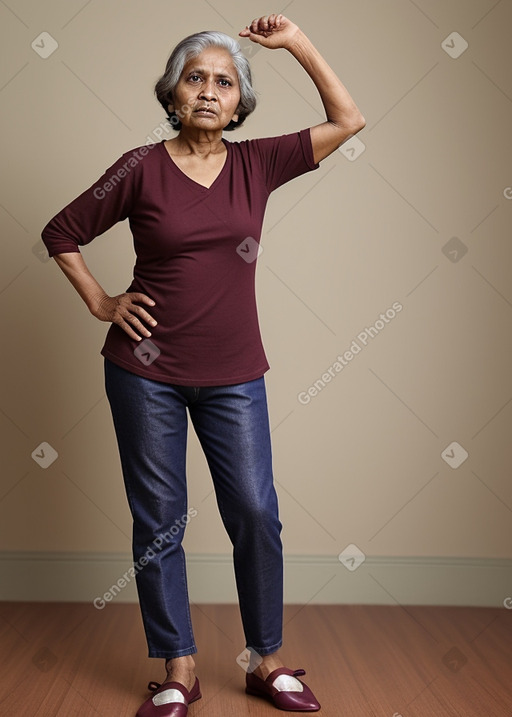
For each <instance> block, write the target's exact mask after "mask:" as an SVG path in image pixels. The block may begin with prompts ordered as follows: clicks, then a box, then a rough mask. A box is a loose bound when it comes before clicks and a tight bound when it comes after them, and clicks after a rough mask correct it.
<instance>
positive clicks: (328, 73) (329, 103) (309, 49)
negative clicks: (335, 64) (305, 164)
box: [239, 14, 366, 162]
mask: <svg viewBox="0 0 512 717" xmlns="http://www.w3.org/2000/svg"><path fill="white" fill-rule="evenodd" d="M239 35H240V36H241V37H248V38H249V39H250V40H252V41H253V42H257V43H258V44H260V45H262V46H263V47H267V48H269V49H272V50H275V49H278V48H284V49H286V50H288V51H289V52H290V53H291V54H292V55H293V56H294V57H295V59H296V60H297V61H298V62H299V63H300V64H301V65H302V67H303V68H304V69H305V70H306V72H307V73H308V75H309V76H310V77H311V79H312V80H313V82H314V83H315V85H316V88H317V90H318V92H319V94H320V98H321V100H322V104H323V106H324V109H325V114H326V120H325V122H322V123H321V124H318V125H315V126H314V127H311V142H312V145H313V156H314V160H315V162H320V161H321V160H322V159H325V157H327V156H328V155H329V154H332V152H334V151H335V150H336V149H337V148H338V147H339V146H340V144H341V143H342V142H344V141H345V140H346V139H348V137H351V136H352V135H354V134H356V133H357V132H359V131H360V130H361V129H363V127H364V126H365V124H366V122H365V119H364V117H363V115H362V114H361V112H360V111H359V108H358V107H357V105H356V103H355V102H354V100H353V99H352V97H351V96H350V94H349V93H348V91H347V89H346V87H345V86H344V85H343V83H342V82H341V80H340V79H339V78H338V77H337V75H336V73H335V72H334V70H332V69H331V67H330V66H329V65H328V64H327V62H326V61H325V60H324V58H323V57H322V55H321V54H320V53H319V52H318V50H317V49H316V48H315V47H314V45H313V43H312V42H311V41H310V40H309V39H308V38H307V37H306V35H305V34H304V33H303V32H302V30H301V29H300V28H299V27H298V26H297V25H295V24H294V23H293V22H291V21H290V20H288V18H286V17H284V15H276V14H273V15H265V16H263V17H260V18H257V19H255V20H253V21H252V23H251V24H250V25H248V26H247V27H246V28H245V29H244V30H242V31H241V32H240V33H239Z"/></svg>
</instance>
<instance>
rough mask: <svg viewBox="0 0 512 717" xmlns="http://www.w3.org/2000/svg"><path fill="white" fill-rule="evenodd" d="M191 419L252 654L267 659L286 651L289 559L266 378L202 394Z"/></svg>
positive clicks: (218, 388)
mask: <svg viewBox="0 0 512 717" xmlns="http://www.w3.org/2000/svg"><path fill="white" fill-rule="evenodd" d="M189 412H190V417H191V420H192V423H193V426H194V429H195V431H196V433H197V436H198V438H199V441H200V443H201V446H202V448H203V451H204V453H205V456H206V459H207V462H208V465H209V468H210V472H211V475H212V479H213V482H214V487H215V494H216V498H217V503H218V507H219V511H220V515H221V518H222V521H223V523H224V526H225V528H226V531H227V533H228V535H229V538H230V540H231V543H232V544H233V563H234V570H235V578H236V585H237V591H238V597H239V603H240V613H241V617H242V624H243V628H244V633H245V638H246V646H247V647H250V648H252V649H254V650H255V651H256V652H258V653H259V654H260V655H267V654H270V653H272V652H275V651H276V650H277V649H278V648H279V647H281V645H282V621H283V554H282V543H281V537H280V533H281V529H282V525H281V522H280V521H279V515H278V513H279V511H278V498H277V494H276V491H275V487H274V482H273V472H272V453H271V441H270V428H269V421H268V408H267V398H266V390H265V383H264V378H263V377H261V378H259V379H255V380H254V381H248V382H246V383H243V384H236V385H230V386H218V387H207V388H201V389H200V394H199V400H197V401H196V402H194V403H192V404H191V405H190V406H189Z"/></svg>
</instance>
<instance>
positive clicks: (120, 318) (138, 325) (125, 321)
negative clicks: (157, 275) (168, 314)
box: [91, 292, 157, 341]
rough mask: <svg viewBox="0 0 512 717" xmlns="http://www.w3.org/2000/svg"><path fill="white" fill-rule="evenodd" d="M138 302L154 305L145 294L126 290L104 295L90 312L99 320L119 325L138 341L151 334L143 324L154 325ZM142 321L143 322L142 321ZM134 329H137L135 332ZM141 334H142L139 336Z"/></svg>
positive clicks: (152, 319)
mask: <svg viewBox="0 0 512 717" xmlns="http://www.w3.org/2000/svg"><path fill="white" fill-rule="evenodd" d="M140 304H146V306H155V302H154V301H153V299H150V298H149V296H146V294H140V293H138V292H128V293H125V294H119V295H118V296H108V295H105V296H103V297H102V298H101V299H99V301H98V302H97V305H96V306H95V308H94V309H91V313H92V315H93V316H95V317H96V318H97V319H99V320H100V321H111V322H112V323H113V324H117V325H118V326H120V327H121V328H122V329H123V331H125V332H126V333H127V334H128V336H130V338H132V339H135V340H136V341H140V340H141V339H142V336H145V337H146V338H147V337H149V336H151V332H150V331H149V330H148V329H147V328H146V326H145V325H144V324H148V325H149V326H156V323H157V322H156V321H155V319H154V318H153V317H152V316H151V314H149V313H148V312H147V311H146V310H145V309H144V308H143V307H142V306H140ZM143 322H144V323H143ZM134 329H137V331H138V332H139V333H137V332H136V331H135V330H134ZM140 334H142V336H140Z"/></svg>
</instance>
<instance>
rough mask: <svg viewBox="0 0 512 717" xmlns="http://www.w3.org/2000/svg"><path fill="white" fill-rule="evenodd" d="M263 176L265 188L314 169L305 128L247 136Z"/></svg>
mask: <svg viewBox="0 0 512 717" xmlns="http://www.w3.org/2000/svg"><path fill="white" fill-rule="evenodd" d="M251 143H254V150H255V152H256V153H257V155H258V159H259V162H260V163H261V166H262V171H263V174H264V177H265V184H266V187H267V190H268V192H269V193H270V192H273V191H274V189H277V188H278V187H280V186H281V185H282V184H285V183H286V182H289V181H290V180H291V179H294V178H295V177H299V176H300V175H301V174H305V173H306V172H310V171H312V170H313V169H317V168H318V167H319V166H320V165H319V164H318V163H317V164H315V161H314V158H313V146H312V144H311V133H310V130H309V128H307V129H303V130H301V131H300V132H294V133H292V134H283V135H281V136H280V137H264V138H261V139H254V140H251Z"/></svg>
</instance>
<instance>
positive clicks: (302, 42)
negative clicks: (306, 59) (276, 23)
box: [285, 27, 313, 59]
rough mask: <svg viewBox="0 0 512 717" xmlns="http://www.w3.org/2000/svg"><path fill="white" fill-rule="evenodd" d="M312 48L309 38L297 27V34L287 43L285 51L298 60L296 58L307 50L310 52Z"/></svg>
mask: <svg viewBox="0 0 512 717" xmlns="http://www.w3.org/2000/svg"><path fill="white" fill-rule="evenodd" d="M312 47H313V43H312V42H311V40H310V39H309V37H308V36H307V35H306V34H305V33H304V32H302V30H301V29H300V27H297V32H296V33H295V34H294V35H293V37H292V38H290V40H289V41H288V43H287V44H286V46H285V50H288V52H290V53H291V54H292V55H293V56H294V57H296V58H297V59H299V58H298V57H297V56H298V55H301V54H304V53H307V52H308V50H311V48H312Z"/></svg>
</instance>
